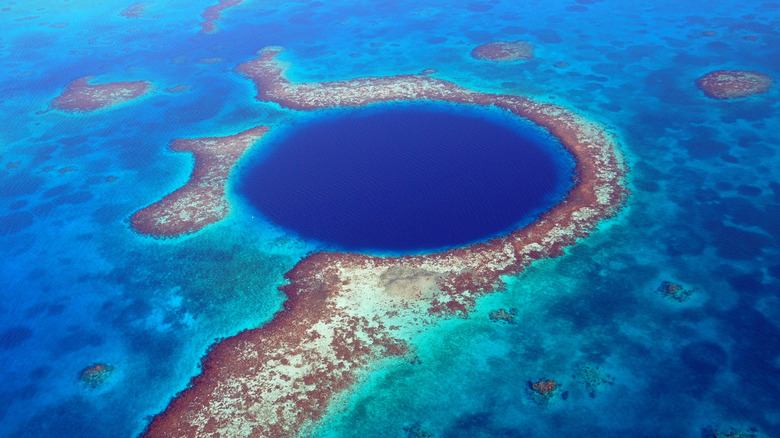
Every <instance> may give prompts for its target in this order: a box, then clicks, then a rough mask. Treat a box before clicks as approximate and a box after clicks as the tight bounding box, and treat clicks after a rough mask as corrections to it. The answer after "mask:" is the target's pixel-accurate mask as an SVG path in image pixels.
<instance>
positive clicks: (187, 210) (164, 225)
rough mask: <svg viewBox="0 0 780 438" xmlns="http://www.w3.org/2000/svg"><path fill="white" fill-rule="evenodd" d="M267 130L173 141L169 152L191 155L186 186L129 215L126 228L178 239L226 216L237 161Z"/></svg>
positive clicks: (266, 128) (261, 127) (154, 235)
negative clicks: (192, 162)
mask: <svg viewBox="0 0 780 438" xmlns="http://www.w3.org/2000/svg"><path fill="white" fill-rule="evenodd" d="M266 132H268V127H266V126H257V127H255V128H252V129H248V130H246V131H244V132H240V133H238V134H235V135H229V136H226V137H204V138H195V139H176V140H174V142H173V144H172V145H171V149H172V150H174V151H181V152H192V154H193V155H194V156H195V168H194V169H193V170H192V174H191V175H190V179H189V180H188V181H187V183H186V184H185V185H184V186H182V187H180V188H179V189H177V190H175V191H174V192H172V193H170V194H168V195H166V196H165V197H163V198H162V199H161V200H160V201H157V202H155V203H154V204H152V205H150V206H148V207H146V208H143V209H141V210H139V211H137V212H135V213H134V214H133V216H132V217H131V218H130V225H131V226H132V228H133V229H134V230H135V231H137V232H138V233H140V234H146V235H150V236H153V237H159V238H167V237H178V236H181V235H183V234H190V233H194V232H196V231H198V230H200V229H201V228H203V227H205V226H206V225H209V224H213V223H214V222H217V221H219V220H222V219H223V218H224V217H225V216H227V213H228V209H229V204H228V201H227V199H226V198H225V184H226V183H227V179H228V176H229V175H230V170H231V169H232V168H233V165H234V164H235V163H236V161H238V159H239V158H240V157H241V156H242V155H243V154H244V152H246V150H247V149H249V147H250V146H252V145H253V144H254V143H255V142H257V140H259V139H260V137H262V136H263V134H265V133H266Z"/></svg>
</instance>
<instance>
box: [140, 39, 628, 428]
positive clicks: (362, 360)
mask: <svg viewBox="0 0 780 438" xmlns="http://www.w3.org/2000/svg"><path fill="white" fill-rule="evenodd" d="M281 52H282V49H281V48H278V47H270V48H266V49H263V50H262V51H261V52H259V56H258V57H257V58H256V59H253V60H251V61H248V62H245V63H243V64H241V65H240V66H238V68H237V71H238V72H240V73H241V74H243V75H244V76H246V77H248V78H249V79H251V80H253V81H254V83H255V85H256V88H257V92H258V94H257V99H259V100H261V101H266V102H275V103H277V104H279V105H281V106H282V107H285V108H288V109H293V110H300V111H315V110H320V109H329V108H337V107H350V108H358V107H363V106H365V105H369V104H372V103H377V102H393V101H399V102H411V101H433V102H447V103H452V104H458V105H477V106H486V107H493V108H498V109H502V110H504V111H507V112H508V113H509V114H511V115H513V116H514V117H517V118H519V119H524V120H528V121H531V122H533V123H534V124H536V125H538V126H539V127H541V128H543V129H544V130H546V131H548V132H549V133H550V134H551V135H553V136H554V137H556V138H557V139H558V140H559V141H560V143H561V144H562V145H563V147H564V148H565V149H566V150H567V151H568V153H570V154H571V155H572V157H573V159H574V161H575V169H574V173H575V175H576V180H575V182H574V184H573V185H572V187H571V188H570V190H569V192H568V194H567V195H566V197H565V198H564V199H563V200H561V201H560V202H558V203H557V204H556V205H554V206H553V207H552V208H551V209H549V210H548V211H546V212H544V213H543V214H541V215H540V216H538V217H537V218H536V220H535V221H533V222H531V223H530V224H528V225H526V226H524V227H522V228H520V229H516V230H514V231H512V232H510V233H508V234H507V235H504V236H501V237H497V238H493V239H491V240H488V241H484V242H481V243H476V244H471V245H467V246H463V247H459V248H454V249H449V250H446V251H443V252H437V253H432V254H426V255H407V256H399V257H379V256H373V255H367V254H361V253H348V252H319V253H312V254H310V255H308V256H306V257H305V258H303V259H302V260H300V261H299V262H298V263H297V265H296V266H295V267H294V268H293V269H292V270H290V271H289V272H288V273H287V274H286V275H285V277H286V279H287V280H288V284H286V285H285V286H283V287H282V290H283V292H284V293H285V294H286V295H287V300H286V302H285V303H284V311H281V312H279V313H278V314H276V315H275V317H274V318H273V319H272V320H271V321H270V322H268V323H267V324H266V325H265V326H264V327H262V328H256V329H251V330H245V331H243V332H241V333H239V334H237V335H235V336H232V337H229V338H227V339H224V340H222V341H220V342H218V343H216V344H214V345H213V346H212V348H211V349H210V350H209V352H208V354H207V356H206V357H205V358H204V359H203V361H202V371H201V373H200V374H199V375H197V376H195V377H194V378H193V379H192V381H191V382H190V384H189V385H188V387H187V388H186V389H184V390H183V391H182V392H180V393H179V394H178V395H177V396H176V397H175V398H174V399H173V400H172V401H171V402H170V404H169V405H168V407H167V408H166V409H165V410H164V412H162V413H160V414H158V415H156V416H155V417H154V418H153V420H152V421H151V423H150V424H149V425H148V427H147V428H146V430H145V432H144V436H146V437H191V436H210V437H227V436H268V437H271V436H273V437H290V436H298V435H301V434H304V435H305V434H306V433H307V432H310V431H312V430H313V429H314V428H315V427H316V425H317V422H318V421H319V420H320V419H322V418H323V416H324V415H325V414H326V412H327V411H328V410H329V409H333V408H335V407H336V405H334V404H338V402H337V400H338V399H339V397H341V396H343V395H344V394H348V391H349V390H350V388H351V387H352V386H353V385H354V384H355V383H356V382H358V381H359V380H360V379H361V378H362V377H363V376H365V375H366V373H367V372H369V371H370V369H371V368H372V366H373V365H374V364H376V363H378V362H379V361H381V360H383V359H386V358H395V360H408V361H411V362H413V361H414V348H415V347H414V339H415V336H416V335H417V334H418V333H420V332H421V331H423V330H425V328H426V327H429V326H431V325H433V324H435V323H436V322H437V321H438V320H440V319H442V318H447V317H453V316H466V315H468V313H469V311H470V309H471V308H472V307H473V306H474V304H475V300H476V299H477V298H478V297H480V296H482V295H485V294H488V293H492V292H494V291H496V290H501V289H502V288H503V282H502V279H501V277H502V276H505V275H514V274H517V273H519V272H521V271H522V270H523V269H524V268H525V267H527V266H528V265H529V264H530V263H532V262H533V261H534V260H538V259H543V258H551V257H557V256H559V255H561V254H563V250H564V248H566V247H568V246H570V245H572V244H574V243H575V242H576V241H577V239H580V238H583V237H585V236H587V235H588V234H589V233H590V232H592V231H593V230H594V228H595V227H596V226H597V225H598V223H599V222H601V221H602V220H604V219H606V218H609V217H611V216H613V215H615V214H616V212H617V211H618V210H619V209H620V208H621V207H622V206H623V205H624V203H625V201H626V198H627V196H628V193H629V192H628V189H627V188H626V181H625V177H626V172H627V169H626V166H625V164H624V162H623V159H622V156H621V153H620V151H619V148H618V144H617V141H616V139H615V138H614V137H613V136H612V135H611V134H610V133H609V132H607V131H606V130H605V128H603V127H602V126H599V125H598V124H596V123H594V122H591V121H589V120H587V119H585V118H584V117H582V116H580V115H578V114H576V113H575V112H573V111H571V110H569V109H566V108H563V107H561V106H558V105H553V104H550V103H544V102H539V101H535V100H532V99H530V98H526V97H521V96H514V95H506V94H490V93H483V92H479V91H475V90H470V89H467V88H464V87H461V86H459V85H456V84H454V83H452V82H448V81H444V80H440V79H436V78H434V77H431V76H429V75H401V76H389V77H366V78H357V79H351V80H345V81H335V82H322V83H293V82H290V81H289V80H288V79H287V78H286V77H285V69H286V68H287V66H286V65H285V64H283V63H282V62H281V61H280V60H278V58H277V56H278V55H279V54H280V53H281ZM271 129H274V128H273V127H271ZM265 130H266V128H264V127H258V128H254V129H251V130H249V131H245V132H243V133H239V134H236V135H234V136H229V137H215V138H207V139H196V140H177V141H176V142H175V143H174V148H175V149H177V150H190V151H194V152H195V159H196V164H195V170H194V171H193V173H192V177H191V179H190V181H189V183H188V184H187V185H185V186H184V187H183V188H181V189H179V190H177V191H175V192H173V193H171V194H170V195H168V196H166V197H165V198H164V199H163V200H162V201H160V202H159V203H155V204H153V206H151V207H147V208H145V209H142V210H140V211H138V212H137V213H136V214H134V215H133V218H132V224H133V227H134V228H135V230H136V231H137V232H139V233H142V234H149V235H153V236H156V237H169V238H170V237H177V236H180V235H184V234H188V233H192V232H195V231H197V230H198V229H200V228H202V227H203V226H204V225H206V224H209V223H214V222H215V221H216V220H219V219H221V218H222V217H224V215H225V214H226V211H227V210H226V208H227V203H226V200H225V199H224V182H225V179H226V178H227V177H228V175H229V172H230V168H231V167H232V165H233V163H235V161H236V160H237V159H238V158H239V157H240V156H241V154H242V153H243V151H245V150H246V149H247V148H248V147H249V146H251V144H252V143H254V142H255V141H257V140H258V139H260V137H261V136H262V134H263V133H265ZM223 155H224V157H222V156H223ZM193 200H194V201H197V202H194V203H193V202H192V201H193ZM553 389H554V387H553V386H552V384H547V386H546V387H545V388H544V389H542V391H543V392H545V393H550V392H552V390H553Z"/></svg>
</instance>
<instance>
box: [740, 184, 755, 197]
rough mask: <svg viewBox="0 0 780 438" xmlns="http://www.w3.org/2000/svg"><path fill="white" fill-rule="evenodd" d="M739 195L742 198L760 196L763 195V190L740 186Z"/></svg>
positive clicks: (744, 185)
mask: <svg viewBox="0 0 780 438" xmlns="http://www.w3.org/2000/svg"><path fill="white" fill-rule="evenodd" d="M737 193H739V194H740V195H742V196H751V197H752V196H758V195H760V194H761V189H760V188H759V187H756V186H749V185H746V184H740V185H738V186H737Z"/></svg>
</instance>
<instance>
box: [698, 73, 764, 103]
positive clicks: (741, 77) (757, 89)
mask: <svg viewBox="0 0 780 438" xmlns="http://www.w3.org/2000/svg"><path fill="white" fill-rule="evenodd" d="M773 83H774V81H773V80H772V78H771V77H769V76H767V75H765V74H763V73H758V72H755V71H741V70H717V71H713V72H710V73H707V74H706V75H704V76H702V77H700V78H698V79H696V85H697V86H698V87H699V89H701V90H702V91H703V92H704V94H705V95H706V96H708V97H711V98H713V99H736V98H739V97H747V96H751V95H754V94H761V93H765V92H767V91H768V90H769V89H770V88H772V85H773Z"/></svg>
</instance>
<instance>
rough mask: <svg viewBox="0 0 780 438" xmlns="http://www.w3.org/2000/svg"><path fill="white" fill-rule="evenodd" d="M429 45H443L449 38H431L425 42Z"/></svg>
mask: <svg viewBox="0 0 780 438" xmlns="http://www.w3.org/2000/svg"><path fill="white" fill-rule="evenodd" d="M425 41H426V42H427V43H428V44H441V43H443V42H445V41H447V37H442V36H437V37H431V38H428V39H427V40H425Z"/></svg>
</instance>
